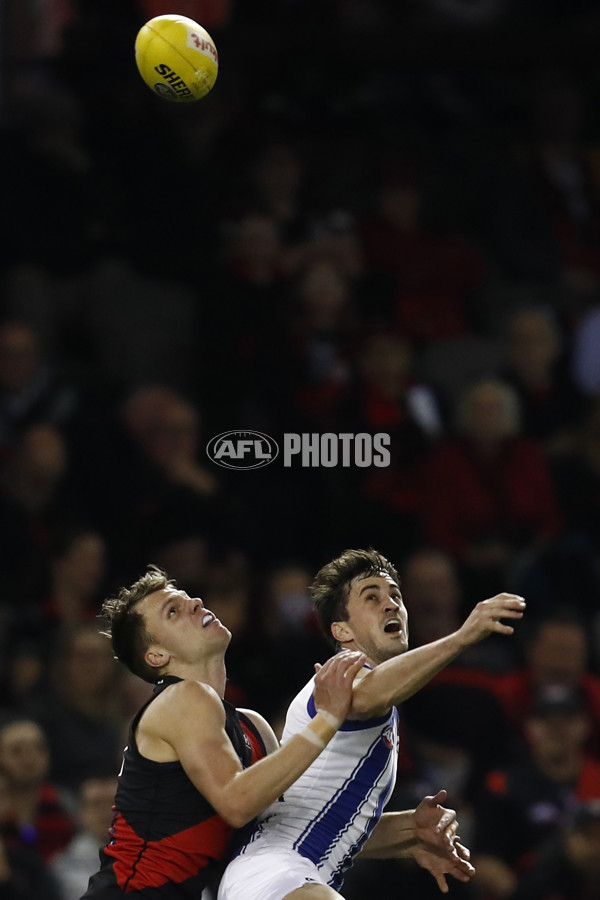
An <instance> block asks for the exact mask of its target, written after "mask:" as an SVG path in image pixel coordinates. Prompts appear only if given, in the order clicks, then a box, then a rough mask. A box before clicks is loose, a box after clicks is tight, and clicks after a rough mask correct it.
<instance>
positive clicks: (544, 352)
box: [501, 306, 583, 455]
mask: <svg viewBox="0 0 600 900" xmlns="http://www.w3.org/2000/svg"><path fill="white" fill-rule="evenodd" d="M501 374H502V378H503V380H504V381H506V382H507V383H508V384H510V385H512V387H513V388H514V389H515V391H516V392H517V395H518V398H519V404H520V408H521V417H522V424H523V427H522V434H523V435H524V436H526V437H531V438H534V439H535V440H537V441H539V442H540V443H541V444H542V446H543V449H544V450H545V451H546V453H547V454H549V455H554V454H557V453H565V452H567V451H568V450H569V449H570V448H571V446H572V443H573V435H574V431H575V428H576V425H577V423H578V421H579V419H580V417H581V414H582V411H583V396H582V394H581V393H580V391H579V390H578V389H577V388H576V386H575V384H574V382H573V381H572V380H571V378H570V375H569V373H568V370H566V369H565V367H564V359H563V342H562V335H561V333H560V329H559V327H558V324H557V322H556V320H555V318H554V316H553V315H552V313H551V312H550V310H548V309H543V308H541V307H533V306H532V307H524V308H522V309H519V310H517V311H516V312H514V313H513V314H512V315H511V316H510V318H509V320H508V322H507V326H506V343H505V365H504V370H503V372H502V373H501Z"/></svg>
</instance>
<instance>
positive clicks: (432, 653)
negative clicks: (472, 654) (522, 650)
mask: <svg viewBox="0 0 600 900" xmlns="http://www.w3.org/2000/svg"><path fill="white" fill-rule="evenodd" d="M524 611H525V601H524V600H523V598H522V597H519V596H517V595H516V594H497V595H496V596H495V597H491V598H490V599H489V600H482V601H481V602H480V603H478V604H477V605H476V606H475V608H474V609H473V610H472V612H471V614H470V615H469V616H468V618H467V619H466V620H465V621H464V622H463V624H462V625H461V627H460V628H459V629H458V630H457V631H455V632H453V633H452V634H449V635H447V637H444V638H440V639H439V640H438V641H433V642H432V643H431V644H425V645H424V646H423V647H417V648H416V649H415V650H409V651H407V652H406V653H403V654H401V655H400V656H396V657H394V659H389V660H386V662H383V663H380V665H378V666H376V667H375V668H374V669H371V670H368V671H367V670H365V674H364V676H363V673H362V672H361V673H360V675H361V677H360V680H357V681H356V684H355V688H354V696H353V700H352V715H353V716H354V717H355V718H368V717H369V716H373V715H383V714H384V713H385V712H386V711H387V710H388V709H390V707H391V706H395V705H396V704H397V703H402V702H403V701H404V700H407V699H408V698H409V697H412V695H413V694H415V693H416V692H417V691H418V690H419V689H420V688H422V687H423V685H425V684H427V682H428V681H430V680H431V679H432V678H433V677H434V675H437V673H438V672H439V671H441V669H443V668H444V667H445V666H447V665H448V663H450V662H452V660H453V659H455V658H456V657H457V656H458V655H459V654H460V653H462V652H463V650H466V648H467V647H470V646H471V645H472V644H476V643H478V642H479V641H481V640H483V638H485V637H487V636H488V635H490V634H504V635H511V634H513V632H514V628H513V626H512V625H510V624H507V623H505V622H503V621H502V620H503V619H509V620H513V621H518V620H519V619H521V618H522V617H523V613H524Z"/></svg>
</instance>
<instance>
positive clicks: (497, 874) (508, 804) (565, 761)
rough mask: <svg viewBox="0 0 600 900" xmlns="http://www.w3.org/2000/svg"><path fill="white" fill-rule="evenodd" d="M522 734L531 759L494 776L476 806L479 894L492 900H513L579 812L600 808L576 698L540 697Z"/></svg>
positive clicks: (558, 692) (551, 693) (548, 692)
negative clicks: (593, 805)
mask: <svg viewBox="0 0 600 900" xmlns="http://www.w3.org/2000/svg"><path fill="white" fill-rule="evenodd" d="M525 729H526V735H527V740H528V745H529V754H528V756H527V757H526V758H525V759H524V760H523V761H522V762H518V763H514V764H513V765H511V766H508V767H507V768H504V769H501V770H497V771H492V772H490V773H489V774H488V776H487V778H486V783H485V788H484V790H483V791H482V793H481V795H480V796H479V798H478V800H477V802H476V805H475V820H474V832H473V834H474V846H473V864H474V865H475V867H476V869H477V884H476V885H475V889H476V891H477V896H480V897H485V898H487V900H501V898H504V897H509V896H510V895H511V893H512V892H513V891H514V890H515V888H516V886H517V883H518V879H519V877H521V876H522V875H523V874H524V873H525V872H526V871H527V869H528V868H529V867H530V866H531V865H532V864H533V862H534V860H535V859H536V858H537V857H538V854H539V853H540V851H541V848H542V846H543V845H544V843H545V842H546V841H547V840H549V839H550V838H552V837H556V836H557V835H558V834H559V833H560V830H561V828H562V827H564V826H567V825H568V824H569V823H571V822H572V821H573V816H574V814H575V812H576V811H577V809H578V807H579V806H580V805H581V804H582V803H586V802H589V801H600V763H599V762H598V760H597V759H596V758H594V757H591V756H587V755H586V754H585V751H584V745H585V741H586V737H587V733H588V729H589V719H588V716H587V714H586V712H585V709H584V707H583V706H582V705H581V702H580V700H579V697H578V695H577V693H576V692H574V691H572V690H569V689H568V688H564V687H562V686H553V687H551V688H546V689H544V690H541V691H540V692H539V694H538V695H537V696H536V700H535V703H534V706H533V709H532V710H531V712H530V714H529V715H528V717H527V720H526V724H525Z"/></svg>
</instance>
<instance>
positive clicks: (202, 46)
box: [135, 15, 219, 103]
mask: <svg viewBox="0 0 600 900" xmlns="http://www.w3.org/2000/svg"><path fill="white" fill-rule="evenodd" d="M135 61H136V63H137V67H138V69H139V71H140V75H141V76H142V78H143V79H144V81H145V82H146V84H147V85H148V87H149V88H151V89H152V90H153V91H154V93H155V94H158V96H159V97H163V98H164V99H165V100H172V101H173V102H174V103H189V102H191V101H193V100H200V99H201V98H202V97H204V96H206V94H208V92H209V91H210V89H211V88H212V86H213V85H214V83H215V81H216V79H217V72H218V71H219V56H218V53H217V48H216V47H215V42H214V41H213V39H212V38H211V36H210V34H209V33H208V31H206V29H205V28H203V27H202V25H198V23H197V22H194V21H193V20H192V19H188V18H186V16H177V15H167V16H156V17H155V18H154V19H150V21H148V22H146V24H145V25H143V26H142V27H141V28H140V30H139V31H138V34H137V38H136V40H135Z"/></svg>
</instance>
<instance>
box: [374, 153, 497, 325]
mask: <svg viewBox="0 0 600 900" xmlns="http://www.w3.org/2000/svg"><path fill="white" fill-rule="evenodd" d="M363 241H364V249H365V257H366V263H367V266H368V268H369V269H370V271H372V273H373V274H374V275H379V276H381V277H385V278H386V279H387V281H388V285H389V292H390V297H391V304H390V306H391V309H390V317H391V319H392V321H393V322H394V325H395V327H396V328H397V330H398V332H399V333H400V334H402V335H403V336H404V337H406V338H408V339H409V340H438V339H440V338H447V337H453V336H455V335H460V334H465V333H467V332H469V331H470V330H471V322H470V312H469V305H468V297H469V293H470V292H471V291H472V290H474V289H475V288H476V287H479V286H480V285H481V283H482V282H483V279H484V274H485V270H484V263H483V259H482V258H481V257H480V255H479V253H478V252H477V251H476V250H475V249H474V248H473V247H470V246H469V245H468V244H467V243H466V242H464V241H462V240H460V239H458V238H456V237H453V236H450V235H443V236H442V235H437V234H435V233H434V232H433V231H432V230H431V229H430V228H428V227H427V225H425V224H424V222H423V188H422V184H421V183H420V177H419V176H418V175H417V173H416V172H414V171H411V170H410V169H404V170H402V169H396V170H395V171H390V172H388V173H387V174H386V175H384V177H383V181H382V184H381V187H380V189H379V194H378V197H377V207H376V211H375V215H374V216H373V217H372V218H371V219H369V220H366V221H365V222H364V225H363Z"/></svg>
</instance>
